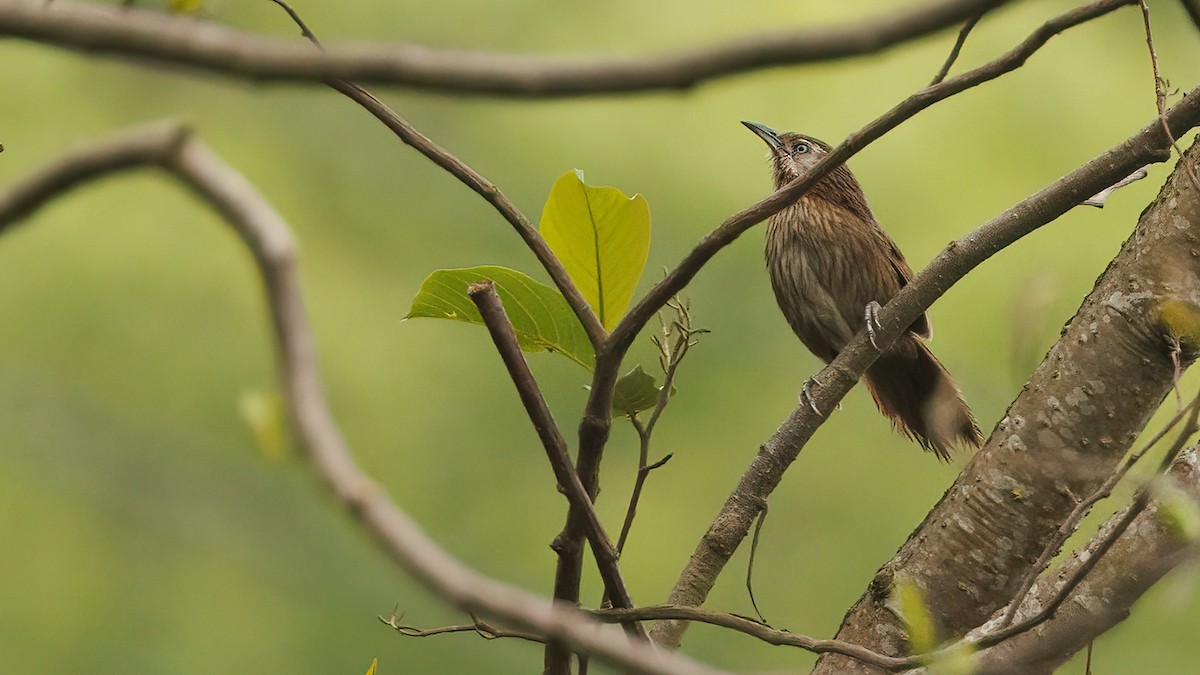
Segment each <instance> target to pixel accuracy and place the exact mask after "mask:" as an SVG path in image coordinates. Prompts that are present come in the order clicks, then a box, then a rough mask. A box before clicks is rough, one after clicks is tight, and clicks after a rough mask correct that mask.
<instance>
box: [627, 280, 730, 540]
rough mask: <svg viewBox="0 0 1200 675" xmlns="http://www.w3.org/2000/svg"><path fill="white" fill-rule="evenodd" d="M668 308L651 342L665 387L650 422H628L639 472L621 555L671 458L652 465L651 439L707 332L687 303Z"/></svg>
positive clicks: (675, 302) (635, 419)
mask: <svg viewBox="0 0 1200 675" xmlns="http://www.w3.org/2000/svg"><path fill="white" fill-rule="evenodd" d="M668 305H669V306H670V307H671V308H672V309H673V310H674V312H675V319H674V320H672V321H670V322H667V321H665V320H663V319H662V316H661V315H660V316H659V322H660V323H661V324H662V330H661V332H660V334H659V335H655V336H653V337H652V338H651V341H653V342H654V346H655V347H657V348H658V360H659V366H660V367H661V368H662V371H663V384H662V387H661V388H660V389H659V390H658V398H657V399H656V400H655V403H654V408H653V410H652V411H651V413H650V418H649V420H648V421H647V422H646V423H645V424H643V423H642V421H641V419H640V418H639V417H638V416H637V414H636V413H634V414H632V415H630V416H629V421H630V423H632V424H633V428H634V430H635V431H636V432H637V435H638V469H637V476H636V477H635V478H634V482H633V490H632V491H631V492H630V495H629V506H628V507H627V508H626V509H625V522H624V523H623V524H622V525H621V536H620V537H619V538H618V539H617V553H618V554H620V553H621V552H623V551H624V550H625V541H626V540H627V539H628V538H629V531H630V530H631V529H632V528H633V519H634V517H635V516H636V515H637V505H638V502H639V501H640V500H641V497H642V489H643V488H644V487H645V484H646V479H647V478H648V477H649V476H650V472H651V471H654V470H655V469H657V468H659V467H661V466H662V465H664V464H666V463H667V462H669V461H670V460H671V457H672V453H667V454H666V455H664V456H663V457H662V458H661V459H659V460H658V461H656V462H654V463H651V462H650V438H651V435H652V434H653V433H654V427H655V426H656V425H657V424H658V420H659V418H660V417H662V413H663V411H664V410H666V408H667V403H669V402H670V400H671V390H672V389H673V388H674V386H675V373H676V372H677V371H678V369H679V364H680V363H682V362H683V358H684V357H685V356H687V352H688V350H689V349H691V348H692V347H694V346H695V345H696V337H697V336H698V335H701V334H703V333H707V332H708V331H707V330H704V329H703V328H693V327H692V315H691V310H690V308H689V307H688V305H687V304H686V303H685V302H683V301H682V300H679V299H678V298H676V299H675V300H672V301H671V302H669V303H668Z"/></svg>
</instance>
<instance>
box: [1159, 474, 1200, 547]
mask: <svg viewBox="0 0 1200 675" xmlns="http://www.w3.org/2000/svg"><path fill="white" fill-rule="evenodd" d="M1154 499H1155V500H1157V501H1158V517H1159V518H1161V519H1162V520H1163V521H1164V522H1165V523H1166V524H1167V525H1168V526H1169V527H1170V528H1171V529H1172V530H1174V531H1175V534H1177V535H1179V537H1180V538H1181V539H1183V540H1184V541H1185V542H1188V543H1192V542H1195V541H1198V540H1200V507H1197V506H1196V502H1194V501H1192V498H1191V496H1190V495H1189V494H1188V493H1187V491H1185V490H1184V489H1183V488H1181V487H1179V485H1178V484H1176V483H1175V482H1174V481H1171V480H1161V481H1158V482H1157V483H1156V484H1155V486H1154Z"/></svg>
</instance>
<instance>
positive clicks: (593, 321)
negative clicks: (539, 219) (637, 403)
mask: <svg viewBox="0 0 1200 675" xmlns="http://www.w3.org/2000/svg"><path fill="white" fill-rule="evenodd" d="M270 1H271V2H273V3H275V4H276V5H278V6H279V7H281V8H283V10H284V11H285V12H287V14H288V16H289V17H290V18H291V20H292V21H293V22H294V23H295V24H296V26H297V27H298V28H299V29H300V34H301V35H303V36H304V37H305V38H307V39H308V40H309V42H311V43H312V44H313V45H314V46H316V47H317V49H318V50H323V49H324V47H322V45H321V42H320V40H318V39H317V36H316V35H315V34H314V33H313V32H312V30H311V29H309V27H308V25H307V24H306V23H304V20H303V19H302V18H300V15H299V13H297V12H296V10H294V9H293V8H292V7H291V5H289V4H288V3H287V2H285V0H270ZM326 84H328V85H329V86H330V87H332V88H334V89H335V90H337V91H338V92H340V93H341V94H342V95H344V96H346V97H347V98H349V99H350V100H352V101H354V102H355V103H357V104H358V105H360V106H361V107H362V108H364V109H365V110H366V111H367V112H369V113H371V114H372V115H374V116H375V118H376V119H377V120H379V121H380V122H382V123H383V125H384V126H386V127H387V128H388V129H389V130H391V131H392V133H394V134H395V135H396V136H397V137H398V138H399V139H400V140H401V141H402V142H403V143H404V144H405V145H408V146H409V147H411V148H413V149H414V150H416V151H417V152H419V153H421V154H422V155H424V156H425V158H426V159H428V160H429V161H431V162H433V163H434V164H435V165H437V166H439V167H441V168H442V169H444V170H445V171H446V172H447V173H449V174H450V175H451V176H454V177H455V178H457V179H458V180H459V181H460V182H461V183H463V184H464V185H466V186H467V187H468V188H470V189H471V191H472V192H474V193H476V194H478V195H479V196H480V197H483V199H484V200H485V201H486V202H487V203H489V204H491V205H492V208H494V209H496V212H497V213H499V214H500V216H501V217H502V218H504V220H506V221H507V222H508V223H509V224H510V225H512V227H513V229H514V230H516V232H517V234H518V235H519V236H520V237H521V240H522V241H524V242H525V245H526V246H527V247H529V250H530V251H531V252H533V255H534V256H535V257H536V258H537V260H538V262H539V263H541V265H542V268H543V269H545V270H546V273H547V274H549V275H550V279H551V280H552V281H553V282H554V285H555V286H556V287H558V290H559V292H561V293H562V294H563V297H564V298H566V301H567V305H568V306H570V308H571V311H573V312H574V313H575V316H576V317H577V318H578V319H579V323H580V324H582V325H583V330H584V332H585V333H586V334H587V336H588V340H589V341H590V342H591V343H592V347H593V348H597V347H598V346H599V345H600V343H601V342H603V341H604V339H605V337H606V336H607V335H608V333H607V332H606V331H605V330H604V326H603V325H601V324H600V320H599V319H598V318H597V317H596V314H595V313H594V312H593V311H592V309H591V307H590V306H589V305H588V302H587V300H585V299H584V297H583V294H582V293H581V292H580V291H579V287H577V286H576V285H575V282H574V281H572V280H571V275H569V274H567V269H566V268H565V267H563V264H562V262H561V261H559V259H558V256H556V255H554V252H553V251H551V250H550V245H549V244H547V243H546V240H545V239H543V238H542V235H541V234H540V233H538V231H537V228H535V227H534V226H533V224H532V223H531V222H530V220H529V219H528V218H526V217H525V214H523V213H521V210H520V209H518V208H517V207H516V205H515V204H513V203H512V201H510V200H509V199H508V197H506V196H505V195H504V193H503V192H501V191H500V188H498V187H496V185H495V184H494V183H492V182H491V181H489V180H488V179H486V178H484V177H483V175H482V174H480V173H479V172H478V171H476V170H475V169H473V168H471V167H470V166H468V165H467V164H466V163H465V162H463V161H462V160H460V159H459V158H457V157H455V156H454V155H452V154H450V152H448V151H447V150H446V149H445V148H442V147H441V146H439V145H438V144H437V143H434V142H433V141H432V140H431V139H430V138H429V137H427V136H425V135H424V134H422V133H421V132H419V131H417V129H416V127H414V126H413V125H411V124H409V123H408V122H407V121H406V120H404V119H403V118H401V117H400V116H399V115H397V114H396V112H395V111H393V110H392V109H391V108H389V107H388V106H387V104H385V103H384V102H383V101H381V100H379V99H378V98H377V97H376V96H375V95H374V94H372V93H371V92H369V91H367V90H366V89H364V88H362V87H360V86H358V85H357V84H354V83H353V82H348V81H345V80H330V81H328V82H326Z"/></svg>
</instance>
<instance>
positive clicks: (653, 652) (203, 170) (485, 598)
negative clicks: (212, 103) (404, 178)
mask: <svg viewBox="0 0 1200 675" xmlns="http://www.w3.org/2000/svg"><path fill="white" fill-rule="evenodd" d="M137 167H159V168H162V169H164V170H166V171H167V172H169V173H170V174H172V175H174V176H176V177H178V178H179V179H180V181H181V182H182V183H183V184H184V185H186V186H187V187H188V188H189V189H190V190H191V191H192V192H194V193H195V194H196V195H197V196H199V197H200V198H201V199H202V200H204V201H205V202H206V203H208V204H209V205H211V206H212V207H213V208H214V209H215V210H216V211H217V212H218V213H220V214H221V215H222V216H224V217H225V218H226V219H227V220H228V221H229V222H230V224H231V226H232V227H233V228H234V230H235V231H236V232H237V234H238V235H239V237H240V238H241V240H242V242H243V243H244V244H245V245H246V246H247V248H248V249H249V250H250V251H251V253H252V254H253V257H254V260H255V263H256V265H257V268H258V272H259V273H260V275H261V276H262V279H263V285H264V288H265V291H266V300H267V303H268V305H269V306H270V310H271V318H272V328H273V329H274V333H275V339H276V344H277V347H278V359H279V368H280V371H281V373H280V375H281V377H282V379H283V383H284V393H285V400H286V403H287V405H288V411H289V413H290V414H291V416H292V418H293V421H294V422H295V424H296V427H297V432H298V438H299V440H300V441H301V443H302V444H303V446H304V447H305V448H306V449H307V450H308V457H309V460H310V462H311V465H312V467H313V469H314V471H315V472H316V474H317V476H318V477H319V478H320V479H321V480H322V481H323V482H324V483H325V484H326V485H327V486H328V487H329V489H330V492H331V493H332V495H333V496H334V497H335V498H336V499H337V501H338V502H340V503H341V504H342V505H343V506H344V507H345V508H346V509H347V511H349V512H350V513H351V514H352V515H354V516H355V517H356V518H357V519H358V520H359V521H360V522H361V524H362V525H363V527H364V528H366V530H367V531H368V532H369V533H370V534H371V535H372V536H373V537H375V539H376V540H377V541H378V542H379V544H380V546H381V547H382V548H383V550H384V551H385V552H386V553H387V554H388V555H389V556H391V558H392V559H393V560H394V561H395V562H396V563H398V564H399V565H400V566H401V567H402V568H404V569H405V570H407V571H408V572H409V573H410V574H412V576H413V578H414V579H416V580H417V581H418V582H419V583H421V584H422V585H424V586H425V587H426V588H428V589H429V590H430V591H431V592H433V593H434V594H436V595H437V596H438V597H440V598H442V599H443V600H445V601H446V602H447V603H449V604H451V605H453V606H455V607H457V608H459V609H461V610H462V611H465V612H467V613H468V614H472V615H476V614H478V615H483V616H489V617H492V618H495V619H497V620H500V621H502V622H504V623H505V624H507V625H509V626H511V627H512V628H514V629H516V630H520V631H525V632H530V633H536V634H538V635H543V636H545V637H546V638H547V639H550V640H556V641H559V642H562V643H565V644H569V645H571V647H572V648H573V649H575V650H577V651H580V652H584V653H589V654H592V655H593V656H595V657H597V658H601V659H603V660H605V661H607V662H609V663H611V664H613V665H615V666H617V667H618V668H622V669H627V670H630V671H631V672H637V673H647V674H648V673H675V674H678V675H704V674H713V673H716V672H719V671H716V670H714V669H712V668H709V667H706V666H703V665H700V664H698V663H696V662H694V661H691V660H690V659H687V658H686V657H683V656H681V655H679V654H676V653H672V652H668V651H666V650H661V649H655V648H654V647H653V646H651V645H649V644H646V643H644V642H642V641H631V640H629V639H628V638H627V637H626V636H625V635H623V634H622V633H621V632H619V631H609V630H598V629H597V626H596V623H595V622H594V621H592V620H590V619H588V618H587V617H585V616H583V615H582V614H581V613H580V612H579V611H578V610H576V609H574V608H571V607H565V606H562V605H559V604H554V603H551V602H549V601H548V600H547V599H545V598H541V597H538V596H536V595H533V594H531V593H528V592H526V591H523V590H520V589H518V588H516V587H514V586H510V585H508V584H504V583H502V582H499V581H495V580H493V579H489V578H488V577H485V576H483V575H481V574H479V573H478V572H476V571H474V570H472V569H470V568H468V567H466V566H464V565H463V564H462V563H461V562H459V561H458V560H457V559H455V558H454V557H452V556H451V555H449V554H448V553H447V552H446V551H444V550H443V549H442V548H441V547H439V546H438V545H437V543H436V542H434V541H433V540H432V539H430V538H429V537H428V535H426V534H425V533H424V532H423V531H422V530H421V528H420V527H419V526H418V525H417V524H416V523H415V522H414V521H413V520H412V519H410V518H409V517H408V515H407V514H406V513H405V512H404V511H403V510H401V509H400V508H399V507H398V506H397V505H396V504H395V502H393V501H392V499H391V498H390V497H389V496H388V494H387V492H386V491H385V490H384V489H383V488H382V487H380V486H379V485H377V484H376V483H375V482H374V481H373V480H371V478H370V477H368V476H367V475H366V474H365V473H363V471H362V469H361V468H359V466H358V464H357V463H356V462H355V461H354V458H353V456H352V455H351V454H350V451H349V449H348V448H347V447H346V444H345V441H344V439H343V438H342V435H341V432H340V431H339V430H338V428H337V425H336V423H335V422H334V420H333V417H332V415H331V414H330V412H329V409H328V406H327V404H326V401H325V394H324V387H323V385H322V382H321V377H320V374H319V373H318V370H317V365H316V343H315V340H314V339H313V335H312V331H311V328H310V326H309V324H308V318H307V313H306V311H305V308H304V302H303V296H302V293H301V290H300V284H299V276H298V273H297V269H296V260H295V251H294V245H293V243H292V237H291V231H290V229H289V228H288V226H287V224H286V223H285V222H284V221H283V220H282V218H281V217H280V216H279V215H278V213H276V212H275V210H274V209H273V208H272V207H271V205H270V204H269V203H268V202H267V201H266V200H265V199H264V198H263V197H262V195H261V194H259V193H258V191H257V190H256V189H255V188H254V186H253V185H251V184H250V183H249V182H248V181H246V179H245V178H243V177H242V176H241V175H240V174H238V173H237V172H236V171H234V170H233V169H232V168H230V167H229V166H227V165H225V164H224V163H223V162H222V161H221V160H220V159H219V158H218V157H217V156H216V155H215V154H213V153H212V151H211V150H209V149H208V148H207V147H206V146H204V145H203V144H201V143H200V142H199V141H197V140H195V139H191V138H189V137H188V135H187V132H186V131H185V130H183V129H181V128H179V127H177V126H164V125H156V126H154V127H148V128H145V129H139V130H136V131H134V132H130V133H126V134H122V135H119V136H116V137H114V138H113V139H111V140H108V141H105V142H101V143H97V144H95V145H92V146H89V147H87V148H84V149H82V150H78V151H75V152H72V153H69V154H67V155H65V156H63V157H62V158H60V159H59V160H57V161H55V162H53V163H51V164H50V165H48V166H46V167H45V168H43V169H41V170H39V171H36V172H34V173H33V174H31V175H30V176H29V177H27V178H25V179H24V180H22V181H19V182H18V183H16V184H14V185H12V186H10V187H9V188H8V189H7V190H5V191H3V192H0V233H2V232H4V231H5V230H6V229H7V228H9V227H11V226H12V225H13V224H14V223H16V222H18V221H19V220H20V219H21V218H24V217H26V216H28V215H29V214H31V213H32V212H33V211H34V210H36V209H38V208H40V207H41V206H44V205H45V204H46V203H48V202H50V201H51V200H53V199H55V198H57V197H58V196H60V195H61V194H63V193H64V192H67V191H69V190H70V189H72V188H74V187H77V186H79V185H81V184H83V183H86V182H88V181H90V180H94V179H97V178H101V177H104V176H107V175H109V174H112V173H114V172H119V171H122V170H128V169H132V168H137Z"/></svg>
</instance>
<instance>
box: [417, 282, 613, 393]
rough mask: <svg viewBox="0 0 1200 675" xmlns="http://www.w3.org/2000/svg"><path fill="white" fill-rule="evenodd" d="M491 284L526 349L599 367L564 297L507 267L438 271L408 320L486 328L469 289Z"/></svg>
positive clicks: (590, 366)
mask: <svg viewBox="0 0 1200 675" xmlns="http://www.w3.org/2000/svg"><path fill="white" fill-rule="evenodd" d="M485 279H488V280H491V281H492V282H493V283H495V284H496V293H497V294H499V295H500V300H501V302H503V303H504V309H505V311H506V312H508V318H509V320H510V321H512V325H513V330H514V331H515V332H516V334H517V342H518V343H519V344H520V345H521V349H523V350H525V351H527V352H539V351H551V352H558V353H560V354H562V355H563V356H566V357H567V358H569V359H571V360H572V361H574V362H576V363H578V364H579V365H581V366H583V367H584V368H587V369H588V370H591V369H592V368H593V367H594V366H595V363H596V354H595V352H594V351H592V344H591V343H590V342H588V339H587V334H585V333H584V332H583V326H582V325H580V323H579V319H578V318H577V317H576V316H575V313H574V312H572V311H571V308H570V306H568V305H567V301H566V300H565V299H563V296H562V293H559V292H558V289H557V288H553V287H551V286H547V285H546V284H543V283H539V282H537V281H534V280H533V279H531V278H529V277H528V276H526V275H525V274H522V273H521V272H518V271H516V270H511V269H508V268H507V267H497V266H495V265H482V266H479V267H468V268H465V269H456V270H437V271H435V272H434V273H433V274H430V275H429V276H428V277H427V278H426V279H425V281H424V282H422V284H421V289H420V290H419V291H417V296H416V297H415V298H413V303H412V308H411V309H409V310H408V314H407V315H406V316H405V317H404V318H405V319H413V318H418V317H430V318H435V319H454V320H457V321H465V322H467V323H474V324H480V325H482V324H483V319H481V318H480V316H479V310H478V308H476V307H475V303H473V302H471V298H470V297H469V296H468V295H467V286H470V285H471V284H473V283H475V282H477V281H483V280H485Z"/></svg>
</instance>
